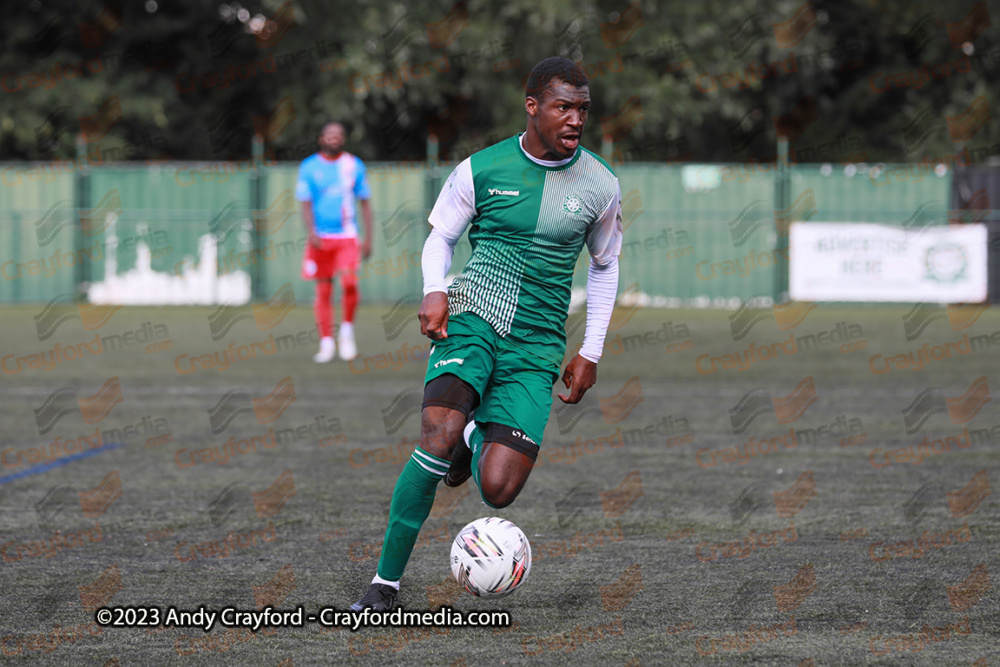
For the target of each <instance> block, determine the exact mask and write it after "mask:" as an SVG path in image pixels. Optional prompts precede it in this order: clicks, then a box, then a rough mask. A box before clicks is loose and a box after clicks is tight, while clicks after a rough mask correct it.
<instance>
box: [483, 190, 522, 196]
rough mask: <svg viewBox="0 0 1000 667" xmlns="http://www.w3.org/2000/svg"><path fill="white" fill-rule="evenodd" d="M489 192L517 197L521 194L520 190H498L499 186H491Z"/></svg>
mask: <svg viewBox="0 0 1000 667" xmlns="http://www.w3.org/2000/svg"><path fill="white" fill-rule="evenodd" d="M489 193H490V194H491V195H505V196H507V197H517V196H519V195H520V194H521V191H520V190H498V189H497V188H490V189H489Z"/></svg>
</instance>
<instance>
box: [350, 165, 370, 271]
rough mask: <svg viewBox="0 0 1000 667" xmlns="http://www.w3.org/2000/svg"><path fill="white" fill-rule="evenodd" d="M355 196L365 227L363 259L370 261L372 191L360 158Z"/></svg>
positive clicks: (355, 182) (362, 245)
mask: <svg viewBox="0 0 1000 667" xmlns="http://www.w3.org/2000/svg"><path fill="white" fill-rule="evenodd" d="M354 196H355V197H356V198H357V199H358V200H359V201H360V202H361V219H362V221H363V222H364V226H365V229H364V236H363V237H362V239H361V258H362V259H368V258H369V257H371V254H372V205H371V197H372V190H371V188H370V187H369V186H368V170H367V169H366V168H365V163H364V162H362V161H361V159H360V158H358V176H357V179H355V181H354Z"/></svg>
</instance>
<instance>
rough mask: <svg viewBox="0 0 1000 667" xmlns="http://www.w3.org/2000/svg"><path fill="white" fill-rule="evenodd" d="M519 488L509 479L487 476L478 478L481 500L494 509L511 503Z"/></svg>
mask: <svg viewBox="0 0 1000 667" xmlns="http://www.w3.org/2000/svg"><path fill="white" fill-rule="evenodd" d="M520 490H521V488H520V485H518V484H512V483H511V482H510V480H502V479H495V478H491V477H489V476H483V477H481V479H480V492H481V494H482V496H483V500H485V501H486V502H487V504H489V506H490V507H493V508H494V509H498V510H501V509H503V508H504V507H507V506H508V505H510V504H511V503H513V502H514V500H515V499H516V498H517V494H518V493H519V492H520Z"/></svg>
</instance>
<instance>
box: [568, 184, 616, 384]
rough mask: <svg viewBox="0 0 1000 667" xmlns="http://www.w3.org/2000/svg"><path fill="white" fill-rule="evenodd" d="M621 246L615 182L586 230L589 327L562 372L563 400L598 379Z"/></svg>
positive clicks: (612, 304)
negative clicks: (607, 201) (588, 256)
mask: <svg viewBox="0 0 1000 667" xmlns="http://www.w3.org/2000/svg"><path fill="white" fill-rule="evenodd" d="M621 248H622V211H621V193H620V190H619V189H618V187H617V183H616V184H615V192H614V196H613V197H612V198H611V201H610V202H609V203H608V206H607V208H606V209H605V210H604V213H603V214H602V215H601V217H600V218H599V219H598V220H597V221H596V222H595V224H594V225H593V226H592V227H591V228H590V230H589V231H588V232H587V249H588V250H589V251H590V269H589V270H588V272H587V328H586V333H585V334H584V336H583V346H582V347H581V348H580V351H579V352H578V353H577V354H576V356H574V357H573V358H572V359H571V360H570V362H569V363H568V364H566V368H565V370H564V371H563V376H562V381H563V384H565V385H566V388H567V389H569V395H568V396H566V395H564V394H559V395H558V396H559V400H561V401H562V402H563V403H579V402H580V399H582V398H583V396H584V394H586V393H587V390H588V389H590V388H591V387H593V386H594V383H595V382H597V362H598V361H600V359H601V354H602V352H603V351H604V339H605V337H606V336H607V333H608V325H609V324H610V323H611V314H612V313H613V312H614V310H615V297H616V296H617V294H618V255H619V254H621Z"/></svg>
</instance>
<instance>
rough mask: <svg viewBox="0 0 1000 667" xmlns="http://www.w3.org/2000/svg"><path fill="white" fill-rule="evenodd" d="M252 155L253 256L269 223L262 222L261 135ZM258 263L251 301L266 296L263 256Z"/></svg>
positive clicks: (264, 177) (255, 137)
mask: <svg viewBox="0 0 1000 667" xmlns="http://www.w3.org/2000/svg"><path fill="white" fill-rule="evenodd" d="M251 154H252V156H253V164H254V170H253V173H252V174H251V175H250V179H249V186H250V208H251V209H252V211H251V216H250V217H251V227H252V228H251V230H250V248H251V256H253V255H254V254H256V253H259V252H261V250H262V249H261V247H260V229H261V226H266V225H267V221H266V220H262V219H261V218H262V216H264V215H266V211H265V210H264V190H265V186H266V184H267V172H266V171H265V170H264V137H262V136H260V135H259V134H255V135H253V142H252V146H251ZM256 256H257V258H258V261H256V262H253V268H252V269H251V271H250V300H251V301H254V300H256V299H258V298H259V297H260V295H261V294H264V293H265V292H264V290H265V285H264V281H265V279H264V262H263V261H261V255H260V254H256Z"/></svg>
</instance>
